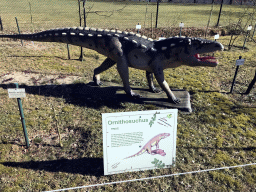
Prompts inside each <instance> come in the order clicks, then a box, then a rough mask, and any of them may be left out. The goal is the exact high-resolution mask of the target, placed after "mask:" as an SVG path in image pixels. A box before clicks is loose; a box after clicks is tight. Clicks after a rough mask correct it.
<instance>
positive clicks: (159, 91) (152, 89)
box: [150, 87, 163, 93]
mask: <svg viewBox="0 0 256 192" xmlns="http://www.w3.org/2000/svg"><path fill="white" fill-rule="evenodd" d="M150 91H151V92H153V93H161V92H163V90H162V89H158V88H156V87H154V88H151V89H150Z"/></svg>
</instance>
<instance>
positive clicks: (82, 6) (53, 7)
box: [0, 0, 255, 32]
mask: <svg viewBox="0 0 256 192" xmlns="http://www.w3.org/2000/svg"><path fill="white" fill-rule="evenodd" d="M159 2H160V3H159V6H157V0H144V1H142V0H132V1H96V0H44V1H41V0H20V1H16V0H8V1H7V0H4V1H1V2H0V17H1V23H0V25H1V24H2V25H1V27H2V28H3V30H5V31H15V32H16V31H17V24H16V20H15V18H17V20H18V23H19V26H20V29H21V31H22V32H28V31H32V32H33V31H34V30H35V31H40V30H45V29H49V28H61V27H73V26H83V25H84V22H82V21H83V20H84V19H85V20H86V25H87V26H90V27H100V28H109V29H112V28H115V29H121V30H124V29H127V28H135V26H136V25H137V24H138V23H139V24H140V25H141V26H142V28H153V27H156V25H157V27H160V28H161V27H162V28H172V27H178V26H179V23H180V22H183V23H185V27H201V28H203V27H206V26H207V25H210V26H214V25H216V22H217V19H218V17H219V16H221V19H220V25H222V26H227V25H230V24H231V23H232V22H237V21H238V20H239V18H240V17H245V16H247V17H249V16H250V15H252V14H253V15H254V12H255V6H254V4H255V3H254V1H252V0H224V1H223V0H168V1H166V0H162V1H159ZM222 2H223V4H224V6H223V9H222V12H221V14H219V13H220V3H222ZM79 13H80V14H79ZM80 18H81V19H82V20H80ZM247 19H248V18H247ZM252 20H253V19H251V21H250V22H251V23H252V22H253V21H252Z"/></svg>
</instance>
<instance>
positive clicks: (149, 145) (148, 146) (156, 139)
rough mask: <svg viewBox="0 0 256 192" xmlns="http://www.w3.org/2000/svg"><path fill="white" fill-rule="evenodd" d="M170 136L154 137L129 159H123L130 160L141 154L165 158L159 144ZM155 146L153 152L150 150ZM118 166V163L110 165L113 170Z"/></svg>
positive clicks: (163, 134)
mask: <svg viewBox="0 0 256 192" xmlns="http://www.w3.org/2000/svg"><path fill="white" fill-rule="evenodd" d="M169 136H170V133H161V134H159V135H156V136H155V137H153V138H152V139H150V140H149V141H148V142H147V143H146V145H144V147H143V148H142V149H141V150H140V151H139V152H138V153H136V154H134V155H131V156H129V157H126V158H124V159H128V158H131V157H136V156H138V155H142V154H143V153H145V152H147V153H148V154H151V155H156V154H159V155H162V156H165V155H166V153H165V152H164V150H162V149H159V142H160V140H161V139H164V138H166V137H169ZM154 146H156V149H155V150H152V147H154ZM119 164H120V162H118V163H116V164H114V165H112V168H113V169H115V168H117V166H118V165H119Z"/></svg>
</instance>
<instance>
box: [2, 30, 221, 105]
mask: <svg viewBox="0 0 256 192" xmlns="http://www.w3.org/2000/svg"><path fill="white" fill-rule="evenodd" d="M0 37H1V38H12V39H23V40H30V41H42V42H61V43H67V44H72V45H77V46H81V47H86V48H89V49H93V50H95V51H97V52H99V53H100V54H103V55H105V56H106V57H107V58H106V59H105V61H104V62H103V63H102V64H101V65H100V66H99V67H97V68H96V69H95V70H94V75H93V80H94V82H95V84H96V85H101V84H102V83H101V81H100V73H102V72H103V71H106V70H107V69H109V68H110V67H112V66H113V65H114V64H116V63H117V70H118V73H119V74H120V76H121V79H122V81H123V86H124V90H125V92H126V94H127V95H129V96H131V97H133V98H138V97H140V95H138V94H136V93H134V92H133V91H132V89H131V87H130V85H129V69H128V67H132V68H136V69H141V70H145V71H146V77H147V81H148V85H149V88H150V90H151V91H153V92H159V90H158V89H156V87H155V86H154V84H153V74H154V76H155V78H156V80H157V82H158V84H159V85H160V87H161V88H162V89H163V90H164V91H165V93H166V94H167V96H168V99H169V100H170V101H171V102H173V103H179V102H180V100H179V99H178V98H176V97H175V95H174V94H173V92H172V91H171V89H170V87H169V86H168V84H167V82H166V81H165V79H164V72H163V70H164V69H166V68H176V67H178V66H180V65H188V66H191V67H194V66H209V67H215V66H216V65H217V64H218V60H217V59H216V58H214V57H211V56H206V57H202V56H200V54H202V53H209V52H214V51H218V50H223V49H224V47H223V45H222V44H221V43H219V42H216V41H210V40H205V39H200V38H189V37H171V38H167V39H164V40H159V41H156V40H153V39H151V38H147V37H146V36H141V35H140V34H135V33H132V32H129V33H128V32H126V31H119V30H107V29H104V30H103V29H95V28H89V27H85V28H82V27H78V28H76V27H74V28H62V29H51V30H47V31H42V32H39V33H34V34H16V35H0Z"/></svg>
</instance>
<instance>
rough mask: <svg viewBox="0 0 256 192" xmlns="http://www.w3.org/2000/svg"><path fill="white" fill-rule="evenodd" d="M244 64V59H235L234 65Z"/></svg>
mask: <svg viewBox="0 0 256 192" xmlns="http://www.w3.org/2000/svg"><path fill="white" fill-rule="evenodd" d="M243 64H244V59H237V60H236V66H240V65H243Z"/></svg>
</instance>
